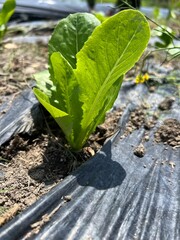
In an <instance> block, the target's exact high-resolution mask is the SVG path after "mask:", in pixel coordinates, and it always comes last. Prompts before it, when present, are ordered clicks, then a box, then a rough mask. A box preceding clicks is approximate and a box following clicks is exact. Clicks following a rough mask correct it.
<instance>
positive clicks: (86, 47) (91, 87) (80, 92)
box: [34, 10, 150, 150]
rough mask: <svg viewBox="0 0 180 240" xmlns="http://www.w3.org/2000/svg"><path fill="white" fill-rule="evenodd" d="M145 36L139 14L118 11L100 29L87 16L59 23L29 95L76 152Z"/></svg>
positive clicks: (144, 24)
mask: <svg viewBox="0 0 180 240" xmlns="http://www.w3.org/2000/svg"><path fill="white" fill-rule="evenodd" d="M149 37H150V30H149V25H148V22H147V20H146V18H145V17H144V15H143V14H141V13H140V12H139V11H136V10H125V11H122V12H120V13H118V14H116V15H114V16H112V17H110V18H109V19H107V20H106V21H104V22H103V23H102V24H100V22H99V20H97V18H96V17H95V16H93V15H91V14H88V13H77V14H73V15H70V16H68V17H67V18H66V19H64V20H62V21H60V22H59V24H58V25H57V27H56V28H55V31H54V33H53V34H52V37H51V39H50V41H49V73H47V72H43V73H40V74H37V75H36V76H35V78H36V81H37V88H34V93H35V95H36V97H37V98H38V100H39V101H40V102H41V104H42V105H43V106H44V107H45V108H46V109H47V110H48V111H49V112H50V114H51V115H52V116H53V118H54V119H55V120H56V122H57V123H58V124H59V126H60V127H61V129H62V130H63V132H64V134H65V136H66V139H67V140H68V142H69V144H70V146H71V147H72V149H73V150H80V149H81V148H82V147H83V145H84V144H85V143H86V141H87V139H88V137H89V135H90V134H91V133H92V132H93V131H94V130H95V128H96V126H97V125H99V124H100V123H102V122H103V121H104V118H105V114H106V112H107V111H108V110H109V109H111V107H112V106H113V103H114V101H115V99H116V97H117V95H118V92H119V89H120V87H121V84H122V81H123V76H124V74H125V73H126V72H127V71H128V70H129V69H131V68H132V67H133V66H134V64H135V63H136V62H137V61H138V60H139V58H140V56H141V55H142V53H143V51H144V49H145V48H146V46H147V44H148V41H149Z"/></svg>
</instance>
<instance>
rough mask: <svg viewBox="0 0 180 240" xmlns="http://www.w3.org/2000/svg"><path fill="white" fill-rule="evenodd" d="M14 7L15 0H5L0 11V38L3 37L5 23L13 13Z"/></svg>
mask: <svg viewBox="0 0 180 240" xmlns="http://www.w3.org/2000/svg"><path fill="white" fill-rule="evenodd" d="M15 7H16V1H15V0H6V1H5V2H4V4H3V7H2V10H1V12H0V40H2V38H3V37H4V35H5V33H6V30H7V23H8V21H9V19H10V18H11V16H12V15H13V13H14V10H15Z"/></svg>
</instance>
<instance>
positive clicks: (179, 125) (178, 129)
mask: <svg viewBox="0 0 180 240" xmlns="http://www.w3.org/2000/svg"><path fill="white" fill-rule="evenodd" d="M154 136H155V141H156V142H158V143H159V142H163V143H165V144H168V145H170V146H172V147H175V148H178V147H180V122H178V121H177V120H176V119H173V118H169V119H166V120H165V121H164V122H163V124H162V125H161V126H160V127H159V128H158V129H157V131H156V133H155V134H154Z"/></svg>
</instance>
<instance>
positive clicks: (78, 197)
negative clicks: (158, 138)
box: [0, 82, 180, 240]
mask: <svg viewBox="0 0 180 240" xmlns="http://www.w3.org/2000/svg"><path fill="white" fill-rule="evenodd" d="M176 93H177V87H176V86H175V85H171V84H162V85H160V86H159V87H158V89H157V90H156V91H155V92H153V93H150V92H149V91H148V89H147V87H146V86H145V85H144V84H143V85H135V84H134V83H132V82H130V83H124V84H123V86H122V89H121V92H120V95H119V97H118V99H117V101H116V104H115V105H116V106H118V107H119V106H120V107H124V106H126V108H125V111H124V113H123V116H122V117H121V120H120V122H119V125H120V130H119V132H118V133H117V134H116V136H114V137H113V139H111V140H109V141H108V142H107V143H106V144H105V145H104V147H103V148H102V150H101V151H100V152H98V153H97V154H96V155H95V156H94V157H93V158H91V159H90V160H89V161H87V162H86V163H85V164H83V165H82V166H81V167H80V168H78V169H77V170H76V171H75V172H73V173H72V174H71V175H69V176H68V177H66V178H65V179H64V180H63V182H61V183H60V184H58V185H57V186H56V187H55V188H53V189H52V190H51V191H50V192H49V193H47V194H46V195H44V196H42V197H41V198H40V199H39V200H38V201H37V202H36V203H34V204H33V205H32V206H31V207H29V208H28V209H27V210H26V211H24V212H23V213H21V214H20V215H18V216H17V217H15V218H14V219H13V220H12V221H10V222H9V223H7V224H6V225H5V226H4V227H2V229H1V231H0V239H3V240H16V239H26V237H27V236H31V232H32V228H31V225H32V224H34V223H37V222H38V221H40V220H41V219H42V218H43V216H45V215H46V214H47V215H49V216H51V217H50V218H49V221H47V222H46V223H45V224H44V225H42V226H41V228H40V231H39V232H38V233H37V234H36V235H32V236H31V237H29V239H36V240H40V239H41V240H42V239H48V240H55V239H57V240H60V239H63V240H64V239H78V240H79V239H83V240H84V239H95V240H96V239H97V240H100V239H118V240H119V239H121V240H128V239H140V240H147V239H148V240H155V239H158V240H159V239H163V240H166V239H167V240H170V239H173V240H179V239H180V227H179V221H180V185H179V181H180V161H179V160H180V151H179V149H174V148H172V147H170V146H168V145H164V144H163V143H158V144H157V143H156V142H155V141H154V132H155V131H156V129H157V128H158V127H159V126H160V125H161V124H162V122H163V121H164V120H165V119H167V118H174V119H176V120H178V121H180V111H179V110H180V105H179V99H178V97H177V98H176V100H175V102H174V103H173V105H172V107H171V109H170V110H168V111H165V112H162V114H161V116H160V117H159V120H158V121H157V123H156V125H155V127H153V128H152V129H151V130H150V131H149V137H150V139H149V141H147V142H144V143H143V145H144V147H145V149H146V153H145V155H144V157H142V158H139V157H137V156H136V155H134V153H133V149H134V146H137V145H139V144H140V143H141V142H142V139H143V136H144V133H145V129H144V128H143V127H142V128H140V129H138V130H135V131H134V132H132V133H131V134H130V135H128V136H127V137H125V138H123V139H121V136H122V134H123V132H124V129H125V127H126V123H127V121H128V119H129V116H130V113H131V112H132V111H133V109H136V108H137V107H138V106H140V105H141V104H142V102H143V101H146V102H148V103H149V105H151V110H152V111H155V110H156V109H157V108H158V104H159V103H160V102H161V101H162V100H163V99H164V98H165V97H167V96H172V95H173V96H177V95H176ZM32 104H34V103H33V102H32ZM35 104H37V102H35ZM7 114H8V113H7ZM14 114H15V113H14ZM18 123H19V122H18ZM18 123H17V124H18ZM163 162H165V164H162V163H163ZM170 162H173V163H174V166H175V167H174V168H172V167H171V166H170ZM67 195H70V196H71V200H70V201H64V196H67ZM28 234H30V235H28Z"/></svg>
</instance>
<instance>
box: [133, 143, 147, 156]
mask: <svg viewBox="0 0 180 240" xmlns="http://www.w3.org/2000/svg"><path fill="white" fill-rule="evenodd" d="M134 154H135V155H136V156H137V157H143V156H144V154H145V147H144V146H143V144H142V143H141V144H140V145H139V146H137V147H136V148H135V149H134Z"/></svg>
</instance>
